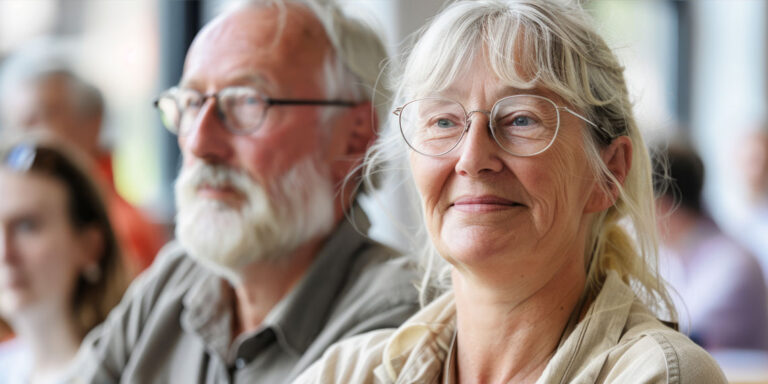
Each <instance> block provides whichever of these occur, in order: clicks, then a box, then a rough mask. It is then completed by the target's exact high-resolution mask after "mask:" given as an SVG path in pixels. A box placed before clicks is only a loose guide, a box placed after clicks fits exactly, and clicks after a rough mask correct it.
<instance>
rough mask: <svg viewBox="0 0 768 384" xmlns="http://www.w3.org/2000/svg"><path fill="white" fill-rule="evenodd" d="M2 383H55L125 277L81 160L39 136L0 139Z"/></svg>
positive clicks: (116, 298)
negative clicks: (10, 335)
mask: <svg viewBox="0 0 768 384" xmlns="http://www.w3.org/2000/svg"><path fill="white" fill-rule="evenodd" d="M0 147H1V148H0V196H2V198H1V199H0V319H1V320H0V322H1V321H3V320H4V321H6V322H7V323H8V324H10V326H11V328H12V329H13V331H14V332H15V334H16V338H15V339H12V340H10V341H6V342H4V343H2V344H0V383H45V382H57V381H58V379H59V377H60V375H61V374H62V372H63V371H65V370H66V368H67V366H68V364H69V363H70V362H71V361H72V360H73V358H74V357H75V354H76V352H77V350H78V347H79V346H80V343H81V340H82V339H83V337H84V336H85V335H86V333H87V332H88V331H90V330H91V329H92V328H93V327H94V326H95V325H96V324H98V323H100V322H101V321H103V320H104V318H105V317H106V316H107V314H108V313H109V311H110V310H111V309H112V307H113V306H114V305H115V304H117V303H118V301H119V300H120V297H121V295H122V293H123V289H124V287H125V285H126V283H127V280H126V276H125V275H124V271H123V268H122V261H121V258H120V251H119V249H118V244H117V241H116V239H115V236H114V233H113V231H112V227H111V225H110V221H109V219H108V216H107V210H106V206H105V205H104V202H103V201H102V199H101V197H100V193H99V190H98V188H97V187H96V185H95V184H94V183H93V181H92V180H91V179H90V178H89V176H88V173H87V172H86V171H85V169H86V168H85V167H84V165H83V164H81V163H79V162H78V160H76V157H74V156H73V154H71V153H69V152H67V151H66V150H65V149H63V147H60V146H59V145H54V144H52V141H50V140H44V139H33V138H29V137H27V138H24V139H21V140H19V139H13V140H10V141H4V142H2V144H0Z"/></svg>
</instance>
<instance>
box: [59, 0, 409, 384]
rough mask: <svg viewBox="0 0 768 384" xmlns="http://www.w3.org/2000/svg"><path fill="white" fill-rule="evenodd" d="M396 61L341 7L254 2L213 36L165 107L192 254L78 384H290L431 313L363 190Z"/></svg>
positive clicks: (86, 356)
mask: <svg viewBox="0 0 768 384" xmlns="http://www.w3.org/2000/svg"><path fill="white" fill-rule="evenodd" d="M386 57H387V56H386V50H385V49H384V46H383V43H382V41H381V40H380V38H379V36H378V35H377V34H376V33H375V32H374V31H373V30H372V29H371V28H370V27H369V26H367V25H366V24H364V23H362V22H361V21H360V20H358V19H355V18H352V17H350V16H348V15H346V14H345V13H344V12H342V10H341V9H340V8H339V6H338V5H336V4H335V2H332V1H325V0H324V1H310V0H307V1H298V0H297V1H253V2H248V3H246V4H241V5H239V6H238V7H236V8H234V9H230V10H228V11H227V12H225V13H223V14H222V15H220V16H219V17H217V18H216V19H214V20H213V21H212V22H210V23H209V24H207V25H206V26H205V27H204V28H203V29H202V30H201V31H200V32H199V33H198V35H197V36H196V37H195V40H194V41H193V43H192V45H191V47H190V49H189V51H188V53H187V57H186V61H185V63H184V71H183V75H182V78H181V81H180V83H179V85H178V86H176V87H173V88H171V89H170V90H168V91H166V92H164V93H162V94H161V95H160V97H159V98H158V99H157V102H156V105H157V107H158V109H159V111H160V113H161V116H162V118H163V121H164V123H165V125H166V127H167V128H168V129H169V130H170V131H171V132H173V133H175V134H177V135H178V140H179V147H180V149H181V152H182V154H183V165H182V169H181V171H180V174H179V177H178V179H177V180H176V185H175V193H176V201H177V211H178V214H177V217H176V237H177V240H178V242H174V243H172V244H170V245H168V246H167V247H165V248H164V250H163V251H162V252H161V253H160V254H159V255H158V257H157V259H156V261H155V263H154V264H153V265H152V267H151V268H150V269H149V270H148V271H147V273H145V274H144V275H142V277H141V278H140V279H139V280H138V281H137V282H135V283H134V285H133V286H132V287H131V290H130V293H129V294H127V295H126V297H125V299H124V300H123V302H122V303H121V304H120V305H119V306H118V307H117V308H116V309H115V310H114V311H113V312H112V314H111V315H110V317H109V319H108V320H107V321H106V322H105V323H104V324H103V326H102V327H100V328H99V329H97V330H94V331H93V332H92V333H91V335H89V336H88V338H87V339H86V342H85V343H84V347H83V351H82V352H83V353H82V359H78V369H77V377H75V378H73V379H74V380H75V381H77V382H92V383H104V382H139V383H154V382H166V381H168V380H169V379H170V380H171V381H173V382H178V383H228V382H241V383H270V384H271V383H287V382H290V379H291V378H292V377H295V376H296V375H297V374H299V373H300V372H301V371H302V370H304V369H305V368H306V367H307V366H309V364H311V363H312V362H313V361H315V360H316V359H317V358H318V357H320V355H321V354H322V353H323V352H324V351H325V349H326V348H327V347H328V346H329V345H331V344H332V343H334V342H336V341H338V340H340V339H342V338H346V337H349V336H352V335H356V334H359V333H363V332H367V331H370V330H374V329H380V328H388V327H395V326H397V325H399V324H400V323H401V322H402V321H404V320H405V319H406V318H408V316H410V315H411V314H412V313H413V312H415V311H416V310H417V309H418V300H417V292H416V290H415V288H414V281H415V280H416V276H415V274H414V272H413V271H412V270H411V268H410V262H409V260H408V259H407V258H405V257H398V255H397V253H396V252H395V251H393V250H392V249H389V248H387V247H384V246H382V245H381V244H378V243H376V242H374V241H373V240H371V239H370V238H367V237H366V236H365V235H364V233H365V231H367V229H368V225H369V224H368V222H367V219H366V217H365V213H364V212H363V211H362V210H361V209H360V207H359V206H358V204H357V203H355V192H356V186H357V182H356V181H355V180H354V179H350V178H354V177H355V176H354V175H350V173H352V174H354V173H355V170H356V169H357V166H358V165H359V164H360V162H361V159H362V156H363V154H364V153H365V151H366V149H367V148H368V146H369V144H370V143H371V142H372V141H373V139H374V137H375V133H374V132H375V128H376V127H377V125H378V120H377V119H378V117H377V116H379V115H378V114H377V112H376V111H375V108H374V106H373V100H372V97H373V91H374V89H376V86H375V85H376V80H377V77H378V74H379V64H380V63H381V62H382V61H383V60H385V59H386ZM384 100H385V101H388V100H387V99H386V98H385V99H384Z"/></svg>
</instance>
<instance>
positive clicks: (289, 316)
mask: <svg viewBox="0 0 768 384" xmlns="http://www.w3.org/2000/svg"><path fill="white" fill-rule="evenodd" d="M369 227H370V222H369V221H368V217H367V216H366V214H365V212H363V210H362V208H360V207H359V206H358V205H357V204H355V205H354V206H353V208H352V209H351V210H350V211H349V213H348V217H346V218H345V219H342V221H341V223H340V224H339V226H338V227H337V229H336V230H335V231H334V232H333V233H332V234H331V236H330V237H329V238H328V240H327V241H326V243H325V245H323V247H322V249H321V250H320V252H318V254H317V256H316V257H315V260H314V262H313V263H312V265H311V266H310V267H309V270H307V272H306V274H305V275H304V277H302V279H301V281H299V283H298V284H297V285H296V287H295V288H294V289H293V290H291V292H290V293H289V294H288V295H286V296H285V297H284V298H283V299H282V300H281V301H280V302H279V303H278V304H277V305H276V306H275V308H273V309H272V311H270V313H269V314H268V315H267V317H266V319H265V321H264V323H265V325H268V326H271V327H273V329H275V332H276V334H277V339H278V341H279V342H281V343H283V344H284V346H286V347H288V349H290V350H292V351H293V352H294V353H296V354H298V355H301V354H303V353H304V352H305V351H306V349H307V348H308V347H309V345H310V344H311V343H312V341H313V340H314V339H315V338H316V336H317V334H318V333H320V331H321V330H322V329H323V328H324V326H325V319H327V318H328V315H329V314H330V312H331V310H332V309H333V302H334V300H335V299H336V297H337V296H338V293H339V291H341V290H342V289H343V287H344V283H345V282H346V279H347V276H348V275H349V270H350V268H351V266H352V264H353V262H354V257H355V255H357V254H358V253H359V252H358V250H359V248H360V247H362V246H364V244H365V243H366V242H367V241H368V238H367V237H366V235H364V233H367V231H368V228H369Z"/></svg>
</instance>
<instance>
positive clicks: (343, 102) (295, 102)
mask: <svg viewBox="0 0 768 384" xmlns="http://www.w3.org/2000/svg"><path fill="white" fill-rule="evenodd" d="M264 101H266V103H267V104H269V105H335V106H339V107H354V106H356V105H358V104H360V103H358V102H356V101H346V100H308V99H290V100H287V99H265V100H264Z"/></svg>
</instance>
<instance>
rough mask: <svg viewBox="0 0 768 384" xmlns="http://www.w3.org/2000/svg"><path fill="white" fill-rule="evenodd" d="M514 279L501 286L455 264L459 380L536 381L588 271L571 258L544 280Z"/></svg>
mask: <svg viewBox="0 0 768 384" xmlns="http://www.w3.org/2000/svg"><path fill="white" fill-rule="evenodd" d="M581 259H582V258H575V260H581ZM513 280H516V281H512V282H510V286H508V287H506V288H505V289H499V287H498V286H493V287H489V286H487V285H484V284H483V280H482V279H478V278H477V276H470V275H468V274H466V272H459V271H458V270H457V269H454V273H453V284H454V292H455V297H456V309H457V311H456V312H457V332H458V333H457V346H458V355H457V356H458V357H457V360H458V368H459V369H458V372H459V373H458V376H459V382H462V383H506V382H510V381H513V382H516V383H517V382H520V383H528V382H535V381H536V380H537V379H538V378H539V376H540V375H541V373H542V372H543V370H544V368H545V367H546V365H547V363H548V362H549V360H550V358H551V357H552V356H553V355H554V353H555V351H556V349H557V347H558V344H559V342H560V339H561V336H563V332H564V330H565V327H566V326H567V323H568V320H569V318H570V316H571V313H572V312H573V311H574V310H576V308H575V307H576V305H577V303H578V301H579V298H580V297H581V294H582V292H583V290H584V286H585V282H586V275H585V272H584V267H583V264H580V263H579V262H572V263H568V264H565V265H564V266H562V267H561V268H560V270H558V271H555V273H554V274H553V275H552V276H550V277H549V278H547V279H546V282H544V284H543V285H542V284H541V282H540V281H541V280H542V279H541V276H538V277H537V276H532V277H531V278H526V277H522V276H521V277H520V278H519V279H513Z"/></svg>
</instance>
